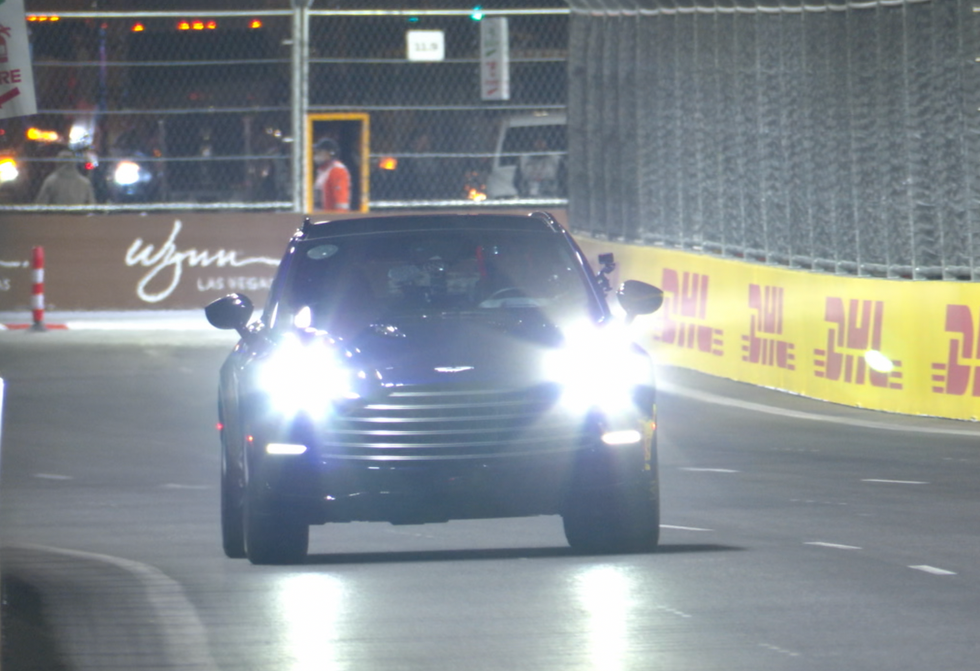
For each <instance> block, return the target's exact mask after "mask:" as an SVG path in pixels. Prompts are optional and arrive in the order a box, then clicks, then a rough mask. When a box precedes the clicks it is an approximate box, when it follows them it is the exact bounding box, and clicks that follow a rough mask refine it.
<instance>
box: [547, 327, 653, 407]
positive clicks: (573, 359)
mask: <svg viewBox="0 0 980 671" xmlns="http://www.w3.org/2000/svg"><path fill="white" fill-rule="evenodd" d="M545 365H546V374H547V375H548V377H549V379H551V380H554V381H555V382H557V383H559V384H560V385H561V388H562V403H563V404H565V405H566V407H569V408H571V409H573V410H576V411H579V412H587V411H589V410H592V409H598V410H601V411H603V412H605V413H606V414H616V413H619V412H623V411H626V410H628V409H630V408H631V407H632V405H633V403H634V401H633V398H634V391H635V389H636V388H637V387H638V386H641V385H650V384H652V381H653V369H652V363H651V361H650V359H649V357H647V356H646V355H645V354H643V353H642V352H640V351H638V350H637V349H636V347H635V345H634V344H633V343H632V341H631V340H630V338H629V337H628V334H627V333H626V332H625V330H624V329H619V328H616V327H615V326H608V327H605V328H596V327H594V326H591V325H589V326H587V327H581V328H572V329H568V330H566V331H565V343H564V345H563V346H562V347H560V348H558V349H556V350H553V351H551V352H549V353H548V355H547V358H546V364H545Z"/></svg>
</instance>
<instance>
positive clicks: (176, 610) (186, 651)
mask: <svg viewBox="0 0 980 671" xmlns="http://www.w3.org/2000/svg"><path fill="white" fill-rule="evenodd" d="M15 547H20V548H24V549H25V550H33V551H35V552H48V553H50V554H56V555H61V556H63V557H74V558H76V559H80V560H82V561H91V562H101V563H104V564H109V565H110V566H115V567H116V568H118V569H121V570H123V571H125V572H127V573H129V574H130V575H132V576H133V577H134V578H135V579H136V580H137V581H139V582H140V584H141V585H142V586H143V589H144V590H145V595H146V599H147V601H148V602H149V604H150V607H151V608H152V609H153V612H154V615H155V617H154V618H153V621H154V622H156V623H157V627H158V628H159V631H160V635H161V638H162V639H163V642H164V644H165V646H166V649H167V657H168V658H167V659H157V660H153V661H154V663H156V664H159V665H160V668H186V669H196V670H197V671H218V665H217V664H215V662H214V659H212V657H211V652H210V649H209V646H208V640H207V635H206V633H205V632H206V629H205V628H204V623H203V622H201V618H200V617H199V616H198V614H197V610H196V609H195V608H194V605H193V604H192V603H191V602H190V600H188V598H187V595H186V594H185V593H184V588H183V587H181V585H180V583H179V582H177V581H176V580H174V579H173V578H171V577H170V576H168V575H167V574H166V573H164V572H163V571H161V570H160V569H158V568H156V567H155V566H150V565H149V564H143V563H141V562H138V561H133V560H132V559H124V558H123V557H114V556H112V555H104V554H95V553H93V552H83V551H81V550H66V549H63V548H55V547H49V546H45V545H31V544H25V545H16V546H15Z"/></svg>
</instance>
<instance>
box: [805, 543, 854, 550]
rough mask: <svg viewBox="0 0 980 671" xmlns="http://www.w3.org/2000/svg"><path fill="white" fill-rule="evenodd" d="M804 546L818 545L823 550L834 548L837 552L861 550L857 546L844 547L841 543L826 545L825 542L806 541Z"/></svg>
mask: <svg viewBox="0 0 980 671" xmlns="http://www.w3.org/2000/svg"><path fill="white" fill-rule="evenodd" d="M803 545H817V546H819V547H822V548H834V549H835V550H860V549H862V548H859V547H858V546H857V545H843V544H841V543H826V542H824V541H806V542H804V543H803Z"/></svg>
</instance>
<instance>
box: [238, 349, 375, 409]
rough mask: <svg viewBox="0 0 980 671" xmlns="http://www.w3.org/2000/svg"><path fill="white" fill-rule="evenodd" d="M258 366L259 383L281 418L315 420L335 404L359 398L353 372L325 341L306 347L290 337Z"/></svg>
mask: <svg viewBox="0 0 980 671" xmlns="http://www.w3.org/2000/svg"><path fill="white" fill-rule="evenodd" d="M258 365H259V366H260V368H259V371H258V376H257V380H256V381H257V383H258V385H259V387H260V389H261V390H262V391H263V392H265V394H266V395H267V397H268V399H269V402H270V405H271V408H272V410H274V411H276V412H278V413H281V414H285V415H290V416H292V415H296V414H299V413H306V414H308V415H310V416H313V417H315V416H318V415H320V414H322V413H324V412H326V411H327V410H328V408H329V407H330V405H331V404H332V403H333V402H335V401H338V400H341V399H345V398H346V399H352V398H358V394H357V393H356V392H355V391H354V389H353V386H354V385H353V380H354V376H353V374H352V372H351V370H350V369H349V368H347V367H346V366H344V365H343V364H342V362H341V360H340V358H339V354H338V352H337V350H336V348H335V347H333V346H332V345H331V344H329V343H327V342H325V341H323V340H313V341H312V342H307V343H304V342H302V341H301V340H300V339H299V338H298V337H296V336H294V335H292V334H290V335H288V336H286V337H285V338H284V339H283V341H282V343H281V345H280V347H279V348H278V349H277V350H276V351H275V352H274V353H273V354H272V355H271V356H269V358H267V359H265V360H264V361H261V362H260V363H259V364H258Z"/></svg>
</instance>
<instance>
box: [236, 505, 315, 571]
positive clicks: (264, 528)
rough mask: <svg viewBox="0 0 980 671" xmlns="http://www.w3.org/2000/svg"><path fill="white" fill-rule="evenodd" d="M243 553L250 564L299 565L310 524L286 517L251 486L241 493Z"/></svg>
mask: <svg viewBox="0 0 980 671" xmlns="http://www.w3.org/2000/svg"><path fill="white" fill-rule="evenodd" d="M244 518H245V523H244V531H245V534H244V535H245V552H246V554H247V556H248V560H249V561H250V562H252V563H253V564H299V563H301V562H302V561H303V560H305V559H306V552H307V550H308V549H309V542H310V527H309V525H307V524H304V523H302V522H297V521H296V520H293V519H290V518H289V517H288V516H287V515H286V514H284V513H283V512H282V511H280V510H277V509H276V508H275V507H274V506H272V505H270V504H269V503H268V502H266V501H264V500H262V497H261V496H260V495H259V494H258V493H257V492H255V491H253V490H252V488H247V489H246V492H245V506H244Z"/></svg>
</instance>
